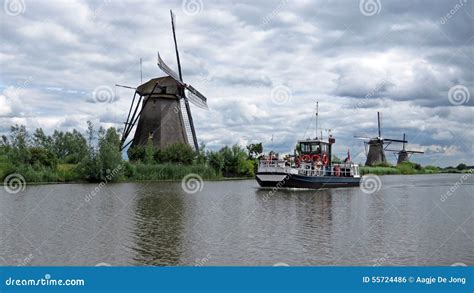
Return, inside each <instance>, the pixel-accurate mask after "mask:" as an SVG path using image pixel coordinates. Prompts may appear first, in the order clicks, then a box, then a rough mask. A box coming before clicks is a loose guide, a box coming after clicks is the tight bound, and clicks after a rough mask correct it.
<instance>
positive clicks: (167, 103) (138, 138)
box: [121, 11, 207, 151]
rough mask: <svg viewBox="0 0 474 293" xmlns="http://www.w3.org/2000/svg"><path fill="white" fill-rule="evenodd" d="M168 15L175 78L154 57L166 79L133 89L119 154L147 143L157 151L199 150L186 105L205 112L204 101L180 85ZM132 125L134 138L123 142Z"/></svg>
mask: <svg viewBox="0 0 474 293" xmlns="http://www.w3.org/2000/svg"><path fill="white" fill-rule="evenodd" d="M170 13H171V27H172V30H173V39H174V45H175V52H176V59H177V63H178V74H176V73H175V72H174V71H173V70H172V69H171V68H170V67H169V66H168V65H166V64H165V63H164V61H163V60H162V59H161V57H160V54H159V53H158V63H157V65H158V67H160V69H161V70H163V71H164V72H165V73H166V74H168V76H164V77H159V78H153V79H151V80H149V81H147V82H145V83H143V84H142V85H140V86H138V87H137V88H136V89H135V94H134V96H133V99H132V103H131V105H130V109H129V112H128V116H127V121H126V122H125V128H124V130H123V133H122V141H121V150H123V149H125V148H126V147H127V146H129V145H131V147H143V146H145V145H146V144H147V142H148V141H150V140H151V141H152V143H153V145H154V146H155V147H156V148H158V149H162V148H165V147H166V146H168V145H171V144H174V143H185V144H189V145H191V146H192V147H193V148H194V149H195V150H196V151H198V150H199V146H198V141H197V137H196V130H195V128H194V121H193V117H192V114H191V107H190V103H193V104H194V105H196V106H198V107H200V108H205V109H207V99H206V97H204V95H202V94H201V93H200V92H199V91H198V90H196V89H195V88H194V87H192V86H191V85H188V84H186V83H184V82H183V76H182V72H181V62H180V59H179V52H178V44H177V42H176V31H175V24H174V14H173V12H172V11H170ZM137 123H138V124H137ZM135 125H136V126H137V127H136V130H135V135H134V137H133V139H131V140H129V141H128V142H127V139H128V137H129V136H130V134H131V132H132V130H133V129H134V127H135Z"/></svg>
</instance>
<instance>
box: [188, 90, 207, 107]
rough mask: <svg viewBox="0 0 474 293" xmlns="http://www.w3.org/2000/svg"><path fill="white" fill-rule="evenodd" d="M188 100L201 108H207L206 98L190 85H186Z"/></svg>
mask: <svg viewBox="0 0 474 293" xmlns="http://www.w3.org/2000/svg"><path fill="white" fill-rule="evenodd" d="M186 89H187V95H186V97H187V98H188V100H189V101H190V102H191V103H193V105H196V106H198V107H199V108H202V109H208V108H207V98H206V97H205V96H204V95H203V94H201V93H200V92H199V91H198V90H197V89H195V88H194V87H193V86H191V85H186Z"/></svg>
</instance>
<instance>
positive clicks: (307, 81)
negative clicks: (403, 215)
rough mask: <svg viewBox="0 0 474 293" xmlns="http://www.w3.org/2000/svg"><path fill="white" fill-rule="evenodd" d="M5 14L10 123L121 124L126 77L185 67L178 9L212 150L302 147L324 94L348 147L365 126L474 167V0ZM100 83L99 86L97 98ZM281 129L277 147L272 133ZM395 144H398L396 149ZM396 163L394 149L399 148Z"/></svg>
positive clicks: (435, 159)
mask: <svg viewBox="0 0 474 293" xmlns="http://www.w3.org/2000/svg"><path fill="white" fill-rule="evenodd" d="M2 8H3V9H2V11H1V12H0V15H1V21H0V33H1V42H0V133H2V134H3V133H7V132H8V130H9V127H10V125H12V124H24V125H26V126H27V127H28V128H29V129H31V130H33V129H34V128H37V127H42V128H43V129H45V130H46V131H47V132H49V133H51V132H52V131H53V130H54V129H63V130H69V129H73V128H76V129H79V130H81V131H84V130H85V128H86V121H87V120H91V121H93V122H95V124H96V125H99V124H100V125H103V126H105V127H107V126H115V127H122V125H123V124H122V123H123V122H124V121H125V119H126V114H127V111H128V107H129V104H130V101H131V98H132V95H133V92H132V91H131V90H128V89H123V88H115V87H114V84H116V83H118V84H125V85H130V86H137V85H138V84H139V83H140V67H139V59H140V58H143V76H144V80H147V79H150V78H153V77H158V76H163V75H164V74H163V73H162V72H161V71H160V70H159V68H158V67H157V66H156V53H157V51H160V53H161V55H162V58H163V59H164V60H165V61H166V62H167V63H168V64H169V65H170V66H171V67H172V68H175V70H176V62H175V56H174V52H173V50H174V48H173V42H172V34H171V28H170V18H169V9H173V11H174V12H175V14H176V18H177V36H178V42H179V46H180V53H181V63H182V67H183V75H184V80H185V82H187V83H190V84H192V85H193V86H194V87H196V88H198V89H199V90H200V91H201V92H202V93H204V94H205V95H206V96H207V98H208V104H209V110H208V111H204V110H201V109H199V108H193V115H194V119H195V124H196V128H197V134H198V139H199V141H203V142H204V143H205V144H206V145H207V148H210V149H217V148H220V147H221V146H223V145H229V144H234V143H239V144H241V145H245V144H248V143H252V142H263V143H264V146H265V147H266V150H267V151H268V150H269V149H270V148H271V147H272V145H273V148H274V149H275V150H277V151H279V152H289V151H291V149H292V147H293V146H294V143H295V141H296V140H298V139H303V138H306V137H308V136H314V135H315V131H314V119H313V117H314V103H315V101H319V105H320V123H319V125H320V127H321V128H322V131H323V135H326V132H327V129H331V132H332V134H333V135H334V136H335V137H336V153H337V154H338V155H339V156H341V157H343V156H344V155H345V153H346V151H347V148H350V150H351V155H352V157H353V158H354V157H355V160H356V161H357V162H363V161H364V159H365V155H364V153H363V150H364V147H363V142H362V141H361V140H357V139H354V135H364V136H376V126H377V119H376V117H377V111H380V112H381V113H382V127H383V130H382V135H383V136H384V137H387V138H401V137H402V134H403V133H406V134H407V137H408V140H409V142H410V144H409V148H410V149H415V150H423V151H425V152H426V153H425V154H424V155H418V156H414V157H413V158H412V160H413V161H416V162H420V163H422V164H435V165H441V166H447V165H456V164H457V163H459V162H461V161H464V162H466V163H469V164H473V163H474V161H473V159H472V158H473V140H474V138H473V137H474V136H473V131H472V129H473V124H474V123H473V116H474V115H473V114H474V113H473V109H474V108H473V106H474V101H473V100H474V97H472V95H473V94H474V82H473V81H474V76H473V68H474V67H473V65H474V51H473V48H474V47H473V43H474V21H473V20H474V2H473V1H471V0H466V1H465V0H453V1H442V0H435V1H432V0H429V1H428V0H426V1H387V0H362V1H356V0H354V1H305V0H299V1H290V0H288V1H285V0H283V1H211V0H184V1H176V2H173V3H172V2H171V1H118V0H108V1H66V0H64V1H45V0H43V1H40V0H37V1H32V0H23V1H21V0H4V1H3V7H2ZM94 92H95V93H98V92H100V94H101V95H100V96H101V97H102V98H100V99H98V98H97V96H98V95H94ZM272 136H273V143H272ZM396 147H397V146H394V148H396ZM388 158H389V159H391V160H392V161H393V160H394V159H395V157H394V156H393V155H391V154H388Z"/></svg>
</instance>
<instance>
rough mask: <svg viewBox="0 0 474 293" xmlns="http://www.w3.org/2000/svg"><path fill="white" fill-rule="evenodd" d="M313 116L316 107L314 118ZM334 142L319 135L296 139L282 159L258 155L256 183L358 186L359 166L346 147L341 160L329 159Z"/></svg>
mask: <svg viewBox="0 0 474 293" xmlns="http://www.w3.org/2000/svg"><path fill="white" fill-rule="evenodd" d="M316 109H318V106H316ZM317 117H318V110H316V121H317ZM316 129H318V128H317V122H316ZM316 133H317V132H316ZM335 142H336V139H335V138H334V137H333V136H332V134H328V136H327V139H323V137H322V134H321V136H317V137H315V138H313V139H311V138H308V139H305V140H299V141H298V142H297V144H296V148H295V150H294V152H293V155H287V156H286V157H285V158H284V159H280V158H279V157H278V156H276V155H274V154H273V153H272V152H271V153H270V154H269V155H267V156H262V157H261V159H260V160H259V164H258V169H257V173H256V176H255V177H256V180H257V182H258V184H259V185H260V186H261V187H273V188H310V189H321V188H335V187H356V186H359V185H360V181H361V176H360V170H359V165H357V164H354V163H353V162H352V161H351V160H350V153H349V150H348V155H347V158H346V159H345V160H344V161H342V162H333V158H332V149H333V145H334V143H335Z"/></svg>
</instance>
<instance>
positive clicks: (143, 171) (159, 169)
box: [125, 163, 219, 180]
mask: <svg viewBox="0 0 474 293" xmlns="http://www.w3.org/2000/svg"><path fill="white" fill-rule="evenodd" d="M125 170H126V171H125V173H126V174H127V176H129V175H131V177H129V178H130V179H133V180H177V179H182V178H183V177H184V176H186V175H188V174H191V173H194V174H199V175H200V176H201V177H202V178H203V179H213V178H217V177H219V175H218V173H217V172H216V171H215V170H214V169H213V168H210V167H208V166H205V165H190V166H184V165H176V164H152V165H146V164H142V163H137V164H130V165H128V166H127V165H125Z"/></svg>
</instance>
